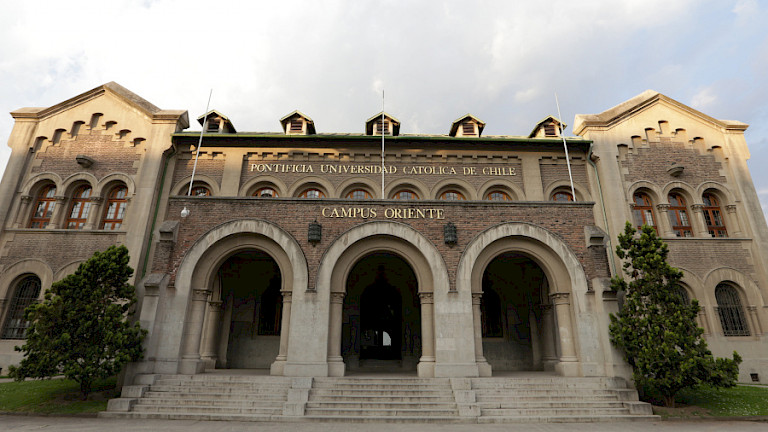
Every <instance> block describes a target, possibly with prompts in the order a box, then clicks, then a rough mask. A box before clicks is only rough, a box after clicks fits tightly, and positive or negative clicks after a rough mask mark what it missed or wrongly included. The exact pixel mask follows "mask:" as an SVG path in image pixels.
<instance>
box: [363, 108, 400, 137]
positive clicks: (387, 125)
mask: <svg viewBox="0 0 768 432" xmlns="http://www.w3.org/2000/svg"><path fill="white" fill-rule="evenodd" d="M383 114H384V119H383V122H382V113H378V114H376V115H375V116H373V117H371V118H369V119H368V120H366V121H365V134H366V135H373V136H381V135H382V134H383V135H384V136H398V135H400V120H398V119H396V118H394V117H392V116H391V115H389V114H387V113H383Z"/></svg>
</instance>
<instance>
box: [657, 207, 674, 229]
mask: <svg viewBox="0 0 768 432" xmlns="http://www.w3.org/2000/svg"><path fill="white" fill-rule="evenodd" d="M656 210H657V212H656V216H657V218H656V219H658V220H657V221H656V232H657V233H658V234H659V235H661V236H662V237H675V232H674V231H672V225H670V223H669V204H657V205H656Z"/></svg>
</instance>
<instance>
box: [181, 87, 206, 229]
mask: <svg viewBox="0 0 768 432" xmlns="http://www.w3.org/2000/svg"><path fill="white" fill-rule="evenodd" d="M212 96H213V89H211V91H210V92H209V93H208V103H207V104H205V114H203V128H202V129H201V130H200V139H199V140H198V141H197V152H195V164H194V165H193V166H192V177H190V179H189V189H187V196H192V185H193V184H194V182H195V172H196V171H197V160H198V159H199V158H200V147H202V145H203V133H205V125H207V124H208V108H210V106H211V97H212ZM187 216H189V209H187V206H184V208H183V209H182V210H181V217H183V218H185V217H187Z"/></svg>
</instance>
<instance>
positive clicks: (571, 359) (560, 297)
mask: <svg viewBox="0 0 768 432" xmlns="http://www.w3.org/2000/svg"><path fill="white" fill-rule="evenodd" d="M550 298H551V299H552V303H554V305H555V316H556V317H557V332H558V336H559V339H560V363H558V364H557V366H556V367H555V370H557V371H558V372H559V373H560V374H561V375H563V376H578V374H579V370H578V363H577V360H578V358H577V357H576V346H575V344H574V341H573V333H574V332H573V323H572V321H571V304H570V301H569V299H570V293H554V294H551V295H550Z"/></svg>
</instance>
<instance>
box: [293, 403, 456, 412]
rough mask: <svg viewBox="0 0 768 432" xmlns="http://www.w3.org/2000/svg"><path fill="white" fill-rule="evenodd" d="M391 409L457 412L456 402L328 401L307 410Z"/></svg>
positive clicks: (313, 404) (310, 404)
mask: <svg viewBox="0 0 768 432" xmlns="http://www.w3.org/2000/svg"><path fill="white" fill-rule="evenodd" d="M320 408H323V409H390V410H397V409H402V408H409V409H418V410H432V409H440V410H452V411H455V410H456V403H455V402H350V401H343V402H328V401H309V402H307V409H320Z"/></svg>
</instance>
